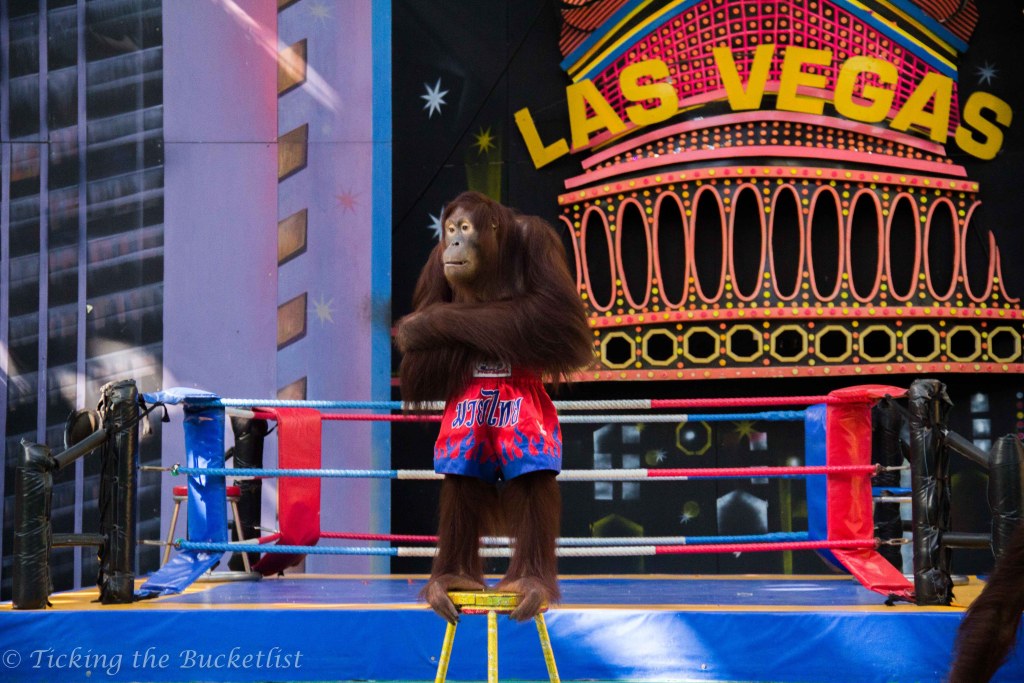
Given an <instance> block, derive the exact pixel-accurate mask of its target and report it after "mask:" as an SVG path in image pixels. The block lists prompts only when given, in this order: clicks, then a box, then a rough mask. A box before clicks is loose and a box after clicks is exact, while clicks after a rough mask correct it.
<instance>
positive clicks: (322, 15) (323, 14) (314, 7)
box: [307, 0, 331, 25]
mask: <svg viewBox="0 0 1024 683" xmlns="http://www.w3.org/2000/svg"><path fill="white" fill-rule="evenodd" d="M307 8H308V11H309V14H310V16H312V17H313V20H314V21H316V23H317V24H322V25H326V24H327V22H328V20H329V19H330V18H331V8H330V7H328V6H327V5H326V4H325V3H323V2H321V1H320V0H313V2H310V3H309V4H307Z"/></svg>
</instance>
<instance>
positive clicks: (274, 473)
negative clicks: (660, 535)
mask: <svg viewBox="0 0 1024 683" xmlns="http://www.w3.org/2000/svg"><path fill="white" fill-rule="evenodd" d="M711 469H714V468H711ZM404 471H406V472H409V471H410V470H404ZM416 471H420V470H416ZM588 471H589V470H588ZM647 471H648V472H657V471H658V470H656V469H651V468H648V469H647ZM422 472H423V473H425V474H431V475H432V474H433V473H432V472H431V471H430V470H422ZM618 472H619V470H608V479H591V478H586V479H576V478H572V479H568V478H563V479H562V481H572V482H577V481H578V482H591V483H592V482H594V481H620V480H622V481H693V480H695V479H708V480H711V479H749V478H751V475H749V474H743V473H739V472H738V473H736V474H713V475H707V476H700V477H695V476H685V477H652V476H647V477H636V478H628V479H622V478H621V477H619V476H616V475H617V473H618ZM171 474H173V475H175V476H177V475H179V474H187V475H189V476H195V477H201V476H210V477H294V478H296V479H315V478H323V479H398V478H399V471H398V470H311V469H294V470H282V469H274V468H265V469H264V468H256V467H182V466H181V465H175V466H174V467H172V468H171ZM824 476H827V475H824V474H799V473H798V474H763V473H762V474H757V475H753V477H754V478H758V479H761V478H763V479H803V478H805V477H824ZM406 478H407V479H409V480H410V481H429V480H433V479H435V477H434V476H430V477H406ZM436 478H438V479H439V478H440V476H439V475H438V476H437V477H436Z"/></svg>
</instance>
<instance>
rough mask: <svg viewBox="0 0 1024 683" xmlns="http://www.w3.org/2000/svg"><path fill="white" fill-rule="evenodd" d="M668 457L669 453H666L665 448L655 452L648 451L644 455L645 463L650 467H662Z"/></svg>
mask: <svg viewBox="0 0 1024 683" xmlns="http://www.w3.org/2000/svg"><path fill="white" fill-rule="evenodd" d="M667 457H668V453H667V452H666V451H665V449H664V448H656V449H654V450H650V451H647V452H646V453H645V454H644V461H645V462H646V463H647V464H648V465H660V464H661V463H663V462H665V459H666V458H667Z"/></svg>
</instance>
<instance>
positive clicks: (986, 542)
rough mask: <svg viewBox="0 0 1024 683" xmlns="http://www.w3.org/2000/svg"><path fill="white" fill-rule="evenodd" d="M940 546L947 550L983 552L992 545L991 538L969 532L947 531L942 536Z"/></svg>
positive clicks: (988, 535)
mask: <svg viewBox="0 0 1024 683" xmlns="http://www.w3.org/2000/svg"><path fill="white" fill-rule="evenodd" d="M942 545H944V546H945V547H947V548H971V549H974V550H984V549H985V548H988V547H990V546H991V545H992V536H991V535H990V534H979V533H973V532H970V531H947V532H946V533H944V534H942Z"/></svg>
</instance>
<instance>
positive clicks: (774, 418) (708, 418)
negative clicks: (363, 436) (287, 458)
mask: <svg viewBox="0 0 1024 683" xmlns="http://www.w3.org/2000/svg"><path fill="white" fill-rule="evenodd" d="M806 416H807V413H806V411H803V410H768V411H763V412H759V413H723V414H721V415H714V414H710V415H690V414H687V413H681V414H676V415H657V414H654V415H651V414H643V415H560V416H559V417H558V421H559V422H561V423H562V424H589V423H592V422H603V423H610V422H615V423H618V422H626V423H628V422H646V423H655V422H739V421H741V420H765V421H768V422H787V421H799V420H803V419H804V418H805V417H806ZM253 417H255V418H257V419H261V420H273V419H275V417H274V415H271V414H270V413H264V412H259V411H255V412H254V413H253ZM320 419H322V420H325V421H356V422H374V421H380V422H440V421H441V416H440V415H435V414H420V415H382V414H369V413H362V414H360V413H340V414H339V413H331V414H327V415H321V416H320Z"/></svg>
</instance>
